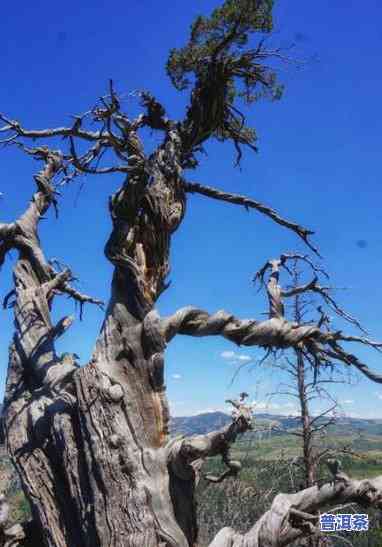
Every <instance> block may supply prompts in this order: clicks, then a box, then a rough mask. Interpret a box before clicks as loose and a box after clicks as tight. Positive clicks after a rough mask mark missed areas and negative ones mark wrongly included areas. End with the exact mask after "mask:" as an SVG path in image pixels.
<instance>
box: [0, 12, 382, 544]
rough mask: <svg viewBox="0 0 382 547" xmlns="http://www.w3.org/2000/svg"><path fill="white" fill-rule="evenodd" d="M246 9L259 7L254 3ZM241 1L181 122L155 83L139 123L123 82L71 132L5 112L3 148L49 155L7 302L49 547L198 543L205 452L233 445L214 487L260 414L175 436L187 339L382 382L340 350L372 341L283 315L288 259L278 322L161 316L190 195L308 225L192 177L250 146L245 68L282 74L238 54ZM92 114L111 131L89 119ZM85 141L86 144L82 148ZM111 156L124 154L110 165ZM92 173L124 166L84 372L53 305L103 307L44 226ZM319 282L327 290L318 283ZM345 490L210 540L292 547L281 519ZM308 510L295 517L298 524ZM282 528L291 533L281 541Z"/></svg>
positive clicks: (311, 497) (18, 452)
mask: <svg viewBox="0 0 382 547" xmlns="http://www.w3.org/2000/svg"><path fill="white" fill-rule="evenodd" d="M267 4H269V3H268V2H267ZM250 7H251V10H252V11H251V13H252V12H253V10H255V11H256V9H257V4H256V5H255V4H253V3H251V6H250ZM239 11H240V13H239V14H238V19H237V21H236V23H232V21H231V23H232V24H233V27H234V29H233V30H234V32H229V31H226V30H224V29H223V37H222V43H221V44H220V45H219V44H217V47H216V48H215V52H214V53H213V54H212V55H211V56H210V55H207V57H206V58H205V59H202V60H201V61H202V63H201V65H202V66H204V67H205V68H206V70H202V71H201V72H200V74H197V78H196V84H195V88H194V91H193V93H191V99H190V105H189V108H188V111H187V114H186V117H185V119H184V120H183V121H182V122H175V121H172V120H169V119H168V118H167V117H166V115H165V111H164V109H163V107H162V106H161V105H160V104H159V103H158V102H157V101H156V100H155V99H154V98H153V97H151V96H150V95H149V94H148V93H141V94H140V97H141V100H142V104H143V106H144V107H145V112H144V114H141V115H140V116H138V117H137V118H136V119H134V120H131V119H129V118H128V117H127V115H126V114H125V113H124V112H122V111H121V104H120V100H119V99H118V97H117V95H116V94H115V92H114V90H113V86H112V83H111V85H110V94H109V95H108V96H107V97H103V98H102V99H101V101H100V103H99V104H97V105H96V107H94V108H93V109H92V110H90V111H89V112H88V113H87V114H85V115H83V116H81V117H77V118H76V119H75V122H74V124H73V126H72V127H58V128H55V129H47V130H42V131H33V130H30V131H29V130H26V129H24V128H23V127H22V126H21V125H20V124H19V123H18V122H16V121H13V120H9V119H7V118H5V117H4V116H1V115H0V119H2V120H3V121H4V122H5V123H6V125H5V127H3V128H0V132H1V133H3V134H4V133H5V134H6V138H5V140H3V141H2V142H3V143H6V144H9V143H17V144H19V145H20V146H22V148H24V150H25V151H26V152H27V153H28V154H32V155H33V156H34V157H36V158H37V159H39V160H43V161H44V163H45V166H44V168H43V170H42V171H41V172H40V173H39V174H38V175H37V176H36V177H35V181H36V184H37V192H36V193H35V194H34V196H33V199H32V201H31V203H30V206H29V207H28V209H27V210H26V212H25V214H24V215H22V216H21V217H20V218H19V219H18V220H16V221H15V222H13V223H10V224H0V265H1V264H2V263H3V261H4V259H5V256H6V254H7V252H8V251H9V250H11V249H17V251H18V253H19V256H18V261H17V263H16V266H15V268H14V283H15V289H14V291H12V293H10V294H9V295H8V297H7V298H6V302H5V303H6V304H8V305H13V309H14V316H15V327H16V332H15V336H14V339H13V342H12V345H11V348H10V357H9V367H8V376H7V385H6V398H5V404H4V421H5V432H6V442H7V447H8V451H9V453H10V456H11V458H12V460H13V462H14V464H15V466H16V469H17V471H18V473H19V474H20V477H21V481H22V485H23V488H24V491H25V493H26V495H27V497H28V499H29V501H30V504H31V508H32V514H33V519H34V524H35V526H37V529H38V530H40V532H41V534H42V536H43V542H44V544H45V545H46V546H47V547H121V546H123V547H143V546H144V547H192V546H196V544H197V523H196V517H195V485H196V483H197V481H198V477H199V474H200V466H201V463H202V462H203V460H204V459H205V458H206V457H208V456H215V455H217V454H221V455H222V458H223V461H224V462H225V464H226V465H227V469H228V470H227V472H226V473H224V474H223V475H222V476H221V477H217V478H216V477H208V479H209V480H211V481H212V482H218V481H219V480H222V479H223V478H225V477H226V476H232V475H235V474H236V473H237V472H238V470H239V468H240V465H239V464H238V462H235V461H233V460H232V459H231V458H230V455H229V445H230V444H231V443H232V442H234V440H235V438H236V436H237V434H238V433H240V432H243V431H245V430H246V428H248V427H249V422H248V419H247V417H246V416H245V413H244V414H243V412H242V411H243V409H242V408H241V406H240V404H239V406H238V414H237V415H235V416H234V418H233V423H232V424H231V425H230V426H229V427H228V428H226V429H224V430H222V431H219V432H214V433H212V434H209V435H207V436H204V437H196V438H191V439H182V440H177V441H172V442H171V441H168V437H167V434H168V420H169V411H168V404H167V399H166V392H165V385H164V380H163V378H164V351H165V348H166V344H167V342H168V341H170V340H171V338H172V337H173V336H175V335H176V334H177V333H180V334H188V335H193V336H205V335H221V336H224V337H226V338H227V339H229V340H231V341H233V342H235V343H237V344H244V345H248V346H250V345H258V346H265V347H274V348H280V347H281V348H284V347H299V348H301V351H304V352H306V353H307V354H308V355H309V356H311V357H314V358H316V357H317V356H320V357H321V358H329V357H333V356H334V358H335V359H337V360H339V361H341V362H343V363H346V364H348V365H353V366H355V367H357V368H358V369H359V370H361V371H362V372H363V373H364V374H366V375H367V376H369V377H370V378H372V379H373V380H375V381H382V377H381V376H380V375H378V374H376V373H373V372H371V371H370V370H369V369H368V367H367V366H366V365H364V364H363V363H361V362H360V361H359V360H358V359H357V358H356V357H354V356H353V355H351V354H348V353H346V352H345V351H344V350H343V349H342V347H341V346H339V342H342V341H347V342H355V341H358V342H361V343H363V344H367V345H370V346H374V347H376V348H380V344H376V343H373V342H371V341H369V340H367V339H364V338H357V337H349V336H345V335H343V334H342V333H339V332H327V331H323V330H322V329H321V328H320V325H305V324H302V325H298V324H295V323H290V322H288V321H287V320H286V319H285V318H284V316H283V302H282V298H283V297H287V296H288V295H287V294H286V293H283V291H282V289H281V287H280V286H279V284H278V278H279V268H280V265H282V264H283V260H284V262H285V258H284V259H280V260H278V261H277V260H276V261H272V262H271V263H269V264H268V265H267V266H266V268H265V269H263V274H264V272H265V271H266V270H267V269H268V266H270V268H271V275H270V278H269V282H268V284H267V289H268V297H269V302H270V317H269V319H268V320H266V321H262V322H259V321H254V320H249V321H240V320H238V319H236V318H235V317H234V316H233V315H231V314H226V313H224V312H220V313H217V314H215V315H213V316H210V315H209V314H208V313H206V312H204V311H202V310H199V309H196V308H186V309H183V310H180V311H179V312H176V313H175V314H174V315H173V316H171V317H169V318H167V319H166V318H164V319H160V318H159V316H158V315H157V313H156V312H155V303H156V301H157V299H158V297H159V296H160V294H161V293H162V292H163V290H165V288H166V287H167V280H166V277H167V275H168V273H169V253H170V245H171V237H172V234H173V233H174V232H175V230H176V229H177V228H178V227H179V225H180V224H181V222H182V219H183V216H184V213H185V207H186V195H187V193H193V192H199V193H201V194H203V195H205V196H208V197H212V198H213V199H222V200H224V201H228V202H231V203H236V204H239V205H245V206H247V207H251V208H254V209H257V210H258V211H260V212H262V213H264V214H265V215H267V216H269V217H270V218H272V219H273V220H274V221H276V222H277V223H278V224H281V225H282V226H285V227H287V228H289V229H291V230H293V231H294V232H295V233H297V234H298V235H299V236H300V238H302V239H303V240H304V241H305V242H307V243H308V237H309V235H310V234H311V232H310V231H309V230H306V229H305V228H303V227H301V226H299V225H298V224H296V223H294V222H290V221H287V220H285V219H283V218H282V217H281V216H280V215H279V214H278V213H276V212H275V211H274V210H273V209H271V208H270V207H265V206H263V205H262V204H260V203H258V202H257V201H255V200H252V199H248V198H244V197H242V196H235V195H232V194H226V193H223V192H220V191H219V190H217V189H211V188H208V187H201V186H200V185H195V184H193V183H186V182H185V181H184V179H183V169H184V168H186V167H195V165H196V164H197V161H196V159H195V154H196V153H197V152H198V151H199V150H200V147H201V145H202V144H203V143H204V142H205V141H206V140H208V139H209V138H210V137H211V136H217V137H218V138H220V139H221V140H227V139H228V140H231V141H232V142H233V143H234V145H235V147H236V149H237V151H238V156H239V157H240V155H241V151H240V145H246V146H249V147H251V148H254V145H253V144H252V143H253V140H254V139H253V137H252V136H251V134H250V133H248V131H246V128H245V127H244V125H243V122H244V120H243V119H242V117H243V116H242V114H241V113H240V112H239V111H237V109H236V107H235V106H234V104H233V100H234V99H233V98H232V91H233V87H232V85H233V83H234V78H236V77H237V78H239V79H240V78H241V80H242V82H244V84H245V87H246V88H247V91H248V92H249V91H251V90H252V91H253V88H254V86H255V85H256V84H257V81H258V82H259V84H260V85H262V86H264V87H265V88H269V89H271V90H272V89H273V87H274V86H273V84H272V81H273V79H272V74H269V71H265V72H264V70H263V71H262V70H261V65H260V64H259V63H260V61H261V60H262V59H264V58H266V57H267V56H266V54H265V52H263V49H262V45H261V44H260V45H259V47H258V48H257V49H256V50H252V51H249V52H247V53H245V52H243V50H242V46H243V44H244V43H246V41H247V34H248V32H249V30H250V29H251V28H252V27H253V28H255V29H256V28H262V25H260V27H259V26H258V23H256V24H255V23H254V22H252V23H251V24H250V25H249V27H248V25H246V23H245V22H244V19H245V16H246V15H247V10H246V6H244V5H242V6H241V10H239ZM252 15H254V14H253V13H252ZM255 15H256V14H255ZM261 18H262V17H261ZM223 26H224V25H223ZM240 29H241V30H240ZM246 29H247V30H246ZM239 30H240V32H239ZM225 32H227V36H225ZM237 33H239V35H238V34H237ZM234 40H236V41H237V40H238V43H239V44H240V47H239V55H238V56H236V57H235V56H234V57H233V58H229V59H228V60H229V62H226V59H225V58H224V55H225V54H226V53H227V52H228V51H229V48H230V44H231V42H234ZM243 40H244V41H243ZM202 49H203V48H202ZM264 56H265V57H264ZM175 68H176V67H175ZM267 74H268V76H269V77H268V79H264V76H265V75H267ZM230 97H231V98H230ZM89 117H90V119H91V121H92V122H94V123H96V124H98V127H99V130H97V131H93V130H91V131H90V130H87V129H85V128H84V127H83V124H84V123H85V122H86V120H87V119H88V118H89ZM142 127H145V128H149V129H152V130H157V131H161V132H162V133H163V135H164V136H163V142H162V143H161V144H160V146H159V147H158V148H157V149H156V150H155V151H154V152H153V153H152V154H151V155H150V156H148V157H147V156H146V155H145V153H144V149H143V145H142V143H141V141H140V138H139V135H138V130H139V129H140V128H142ZM51 137H53V138H54V137H63V138H68V139H69V140H70V144H69V154H61V153H58V152H52V151H50V150H49V149H47V148H37V149H28V148H26V147H25V145H24V144H23V143H24V141H25V139H33V140H35V139H40V138H44V139H48V138H51ZM75 139H77V140H78V139H79V140H81V141H82V143H83V142H84V141H85V142H86V143H88V144H89V145H90V148H89V149H88V150H87V151H86V152H85V153H84V154H82V155H81V156H78V155H77V152H76V145H75ZM20 141H21V142H20ZM105 152H110V155H109V156H108V155H106V157H107V158H108V159H109V157H110V156H111V157H112V158H117V161H118V163H117V164H113V165H111V166H106V167H103V166H102V165H101V166H100V165H99V162H100V160H101V159H102V156H103V154H104V153H105ZM81 173H91V174H108V173H123V174H124V176H126V180H125V181H124V183H123V184H122V186H121V188H120V190H119V191H118V192H116V193H115V194H114V195H113V196H112V197H111V199H110V213H111V220H112V231H111V235H110V238H109V240H108V241H107V243H106V246H105V254H106V257H107V259H108V260H109V261H110V262H111V263H112V264H113V265H114V274H113V281H112V288H111V296H110V301H109V304H108V307H107V310H106V315H105V320H104V323H103V326H102V329H101V333H100V335H99V337H98V341H97V343H96V346H95V349H94V353H93V356H92V359H91V361H90V362H89V363H88V364H87V365H86V366H85V367H83V368H79V367H78V366H77V364H76V362H75V358H74V357H73V358H69V359H67V358H62V357H61V356H59V355H57V353H56V350H55V339H56V338H57V337H58V336H61V335H62V334H64V332H65V331H66V330H67V329H68V328H69V327H70V325H71V322H72V320H73V318H71V317H64V318H63V319H61V321H59V322H58V323H57V324H56V325H54V324H53V323H52V319H51V314H50V311H51V307H52V303H53V299H54V298H55V297H56V296H57V295H59V294H67V295H69V296H70V297H71V298H73V299H75V300H76V301H78V302H80V304H81V305H83V304H84V303H87V302H89V303H93V304H97V305H100V304H101V303H100V302H99V301H98V300H97V299H94V298H92V297H89V296H86V295H83V294H81V293H79V292H78V291H77V290H76V289H75V288H74V287H73V286H72V285H71V283H72V281H73V279H72V275H71V273H70V271H69V270H65V271H63V272H58V271H55V269H54V268H53V266H52V264H51V263H49V262H48V261H47V259H46V258H45V256H44V253H43V251H42V248H41V245H40V240H39V236H38V223H39V220H40V219H41V217H42V216H43V215H44V214H45V213H46V212H47V211H48V209H49V207H50V206H51V205H55V188H56V186H55V185H54V183H53V179H54V177H58V176H62V179H61V182H62V183H64V182H65V183H66V182H68V181H70V180H71V179H72V178H73V177H75V176H77V175H79V174H81ZM312 287H314V290H320V289H321V288H318V287H317V285H315V284H311V286H310V288H311V289H312ZM301 290H306V288H302V289H301ZM312 290H313V289H312ZM12 298H14V299H13V300H12ZM361 487H362V488H363V484H360V485H359V486H358V485H357V486H354V485H351V486H349V488H348V489H347V490H346V492H347V493H346V497H347V498H349V497H352V496H353V497H356V496H358V495H359V492H358V489H359V488H361ZM338 488H339V487H338V485H337V486H336V485H334V486H328V487H327V489H326V490H320V491H318V490H317V489H313V490H310V491H309V492H310V493H309V494H307V497H304V495H303V494H301V496H300V497H292V498H291V497H283V496H282V495H280V496H278V497H277V498H276V500H275V502H274V504H273V506H272V509H271V510H270V512H268V513H267V514H266V515H264V517H263V518H262V519H260V521H259V522H258V523H257V524H256V525H255V527H254V528H253V529H252V530H251V531H250V532H249V533H248V534H247V535H246V536H239V535H237V534H235V533H234V532H233V531H230V530H229V531H227V530H224V531H222V533H221V534H219V536H218V537H217V538H216V540H215V541H214V542H213V545H214V546H219V547H220V546H223V545H224V546H227V547H228V545H229V546H230V547H236V546H237V547H239V545H240V547H244V546H246V547H260V545H261V546H262V547H270V546H271V545H272V547H273V546H276V545H283V544H285V545H286V544H287V543H286V541H287V540H288V541H289V539H288V538H289V537H292V536H293V533H294V532H293V530H294V529H297V532H298V533H300V528H298V527H297V528H296V527H295V528H293V527H292V528H293V530H292V532H293V533H292V532H291V533H290V534H289V532H288V533H287V534H286V535H285V530H284V524H285V522H286V520H285V519H287V520H288V519H289V518H290V516H291V515H292V513H293V511H292V509H293V508H296V509H298V510H300V511H302V512H304V511H308V510H310V509H311V508H312V507H313V506H314V504H317V503H318V502H317V500H320V499H321V498H322V496H323V494H325V493H326V495H327V499H328V500H329V499H332V498H333V499H334V498H335V499H337V497H338V496H340V497H341V496H342V495H343V492H342V490H341V489H338ZM333 492H334V493H333ZM296 496H297V495H296ZM311 506H312V507H311ZM313 509H314V507H313ZM313 509H312V510H313ZM301 514H302V513H301ZM301 514H300V515H299V516H298V515H297V516H296V514H294V516H293V518H297V519H300V520H301V518H302V517H301ZM303 520H304V519H303ZM288 523H290V521H289V520H288ZM288 526H289V524H288ZM288 526H287V528H288ZM288 530H289V528H288ZM280 534H281V536H280ZM288 534H289V535H288ZM280 537H282V538H286V539H285V541H284V539H283V540H282V541H284V543H282V542H281V543H280V541H281V540H280ZM293 537H294V536H293Z"/></svg>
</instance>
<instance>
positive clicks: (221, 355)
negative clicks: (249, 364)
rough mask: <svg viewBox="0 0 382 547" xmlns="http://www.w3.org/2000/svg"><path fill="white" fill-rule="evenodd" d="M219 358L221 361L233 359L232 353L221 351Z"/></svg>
mask: <svg viewBox="0 0 382 547" xmlns="http://www.w3.org/2000/svg"><path fill="white" fill-rule="evenodd" d="M220 357H222V358H223V359H233V358H234V357H235V352H234V351H222V352H221V354H220Z"/></svg>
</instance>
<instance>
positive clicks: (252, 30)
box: [166, 0, 283, 155]
mask: <svg viewBox="0 0 382 547" xmlns="http://www.w3.org/2000/svg"><path fill="white" fill-rule="evenodd" d="M273 6H274V2H273V0H227V1H226V2H224V3H223V4H222V6H220V7H218V8H217V9H215V10H214V11H213V13H212V15H211V16H210V17H203V16H199V17H198V18H197V19H196V20H195V22H194V23H193V24H192V26H191V35H190V39H189V41H188V43H187V44H186V45H185V46H184V47H183V48H181V49H172V50H171V52H170V56H169V59H168V62H167V67H166V68H167V74H168V75H169V77H170V79H171V81H172V83H173V85H174V86H175V87H176V89H178V90H184V89H187V88H189V87H190V86H191V85H193V86H194V88H193V91H192V98H191V106H190V109H189V116H188V120H187V121H188V125H187V124H186V128H185V131H186V130H189V129H190V124H191V120H192V123H193V124H195V119H197V120H198V124H199V129H200V127H202V129H203V130H202V131H199V134H197V135H196V134H195V131H194V133H193V139H192V140H191V142H190V146H195V145H199V144H200V143H202V142H203V141H204V140H206V139H207V138H209V137H210V136H212V135H213V136H215V137H217V138H218V139H219V140H226V139H231V140H233V141H234V144H235V146H236V148H237V150H238V153H239V154H240V155H241V153H240V148H239V145H240V144H245V145H248V146H250V147H251V148H255V147H254V146H253V143H254V142H255V141H256V134H255V131H254V130H253V129H252V128H249V127H247V126H246V125H245V117H244V115H243V114H242V113H241V112H240V110H239V108H240V104H237V103H238V101H239V103H240V101H241V100H242V101H244V103H246V104H251V103H253V102H255V101H257V100H259V99H260V98H268V99H271V100H276V99H280V97H281V95H282V91H283V86H282V85H280V84H279V83H278V82H277V77H276V73H275V71H274V69H272V67H270V66H269V65H268V64H267V61H268V60H269V59H271V58H277V59H280V58H282V54H281V52H280V50H278V49H275V50H271V49H266V47H265V37H266V36H267V35H269V34H270V33H271V32H272V30H273V17H272V12H273ZM253 34H259V35H260V37H259V40H258V43H257V45H256V46H255V47H251V45H250V37H251V35H253ZM211 95H212V96H213V99H212V98H211ZM196 103H198V106H197V107H196ZM196 108H197V109H198V112H196ZM207 110H208V111H209V114H208V117H207V115H206V114H205V113H206V111H207ZM211 112H212V113H211Z"/></svg>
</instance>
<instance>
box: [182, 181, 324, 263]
mask: <svg viewBox="0 0 382 547" xmlns="http://www.w3.org/2000/svg"><path fill="white" fill-rule="evenodd" d="M184 188H185V190H186V192H189V193H197V194H201V195H203V196H207V197H209V198H213V199H217V200H219V201H226V202H228V203H233V204H236V205H243V206H244V207H245V208H246V209H247V210H249V209H256V210H257V211H259V212H260V213H262V214H264V215H266V216H268V217H269V218H271V219H272V220H273V221H274V222H276V223H277V224H280V226H284V227H285V228H288V229H289V230H292V231H293V232H295V233H296V234H297V235H298V236H299V237H300V238H301V239H302V240H303V241H304V242H305V243H306V245H308V247H309V248H310V249H312V251H313V252H315V253H316V254H317V255H319V252H318V250H317V249H316V247H314V246H313V245H312V244H311V243H310V241H309V236H311V235H312V234H314V232H312V231H311V230H307V229H306V228H303V227H302V226H300V225H299V224H296V223H294V222H291V221H289V220H286V219H284V218H283V217H281V216H280V215H279V214H278V213H277V212H276V211H275V210H274V209H271V208H270V207H267V206H266V205H263V204H262V203H260V202H258V201H255V200H253V199H250V198H247V197H245V196H240V195H238V194H231V193H227V192H223V191H221V190H218V189H216V188H212V187H210V186H203V185H201V184H199V183H196V182H185V183H184Z"/></svg>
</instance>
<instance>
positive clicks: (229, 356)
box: [220, 351, 252, 365]
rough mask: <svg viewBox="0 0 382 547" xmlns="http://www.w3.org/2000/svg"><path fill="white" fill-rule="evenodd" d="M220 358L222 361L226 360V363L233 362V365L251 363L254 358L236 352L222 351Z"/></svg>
mask: <svg viewBox="0 0 382 547" xmlns="http://www.w3.org/2000/svg"><path fill="white" fill-rule="evenodd" d="M220 357H221V358H222V359H225V360H226V361H231V363H232V364H234V365H237V364H239V363H240V364H243V363H249V361H252V357H250V356H249V355H241V354H240V353H236V352H235V351H222V352H221V354H220Z"/></svg>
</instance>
